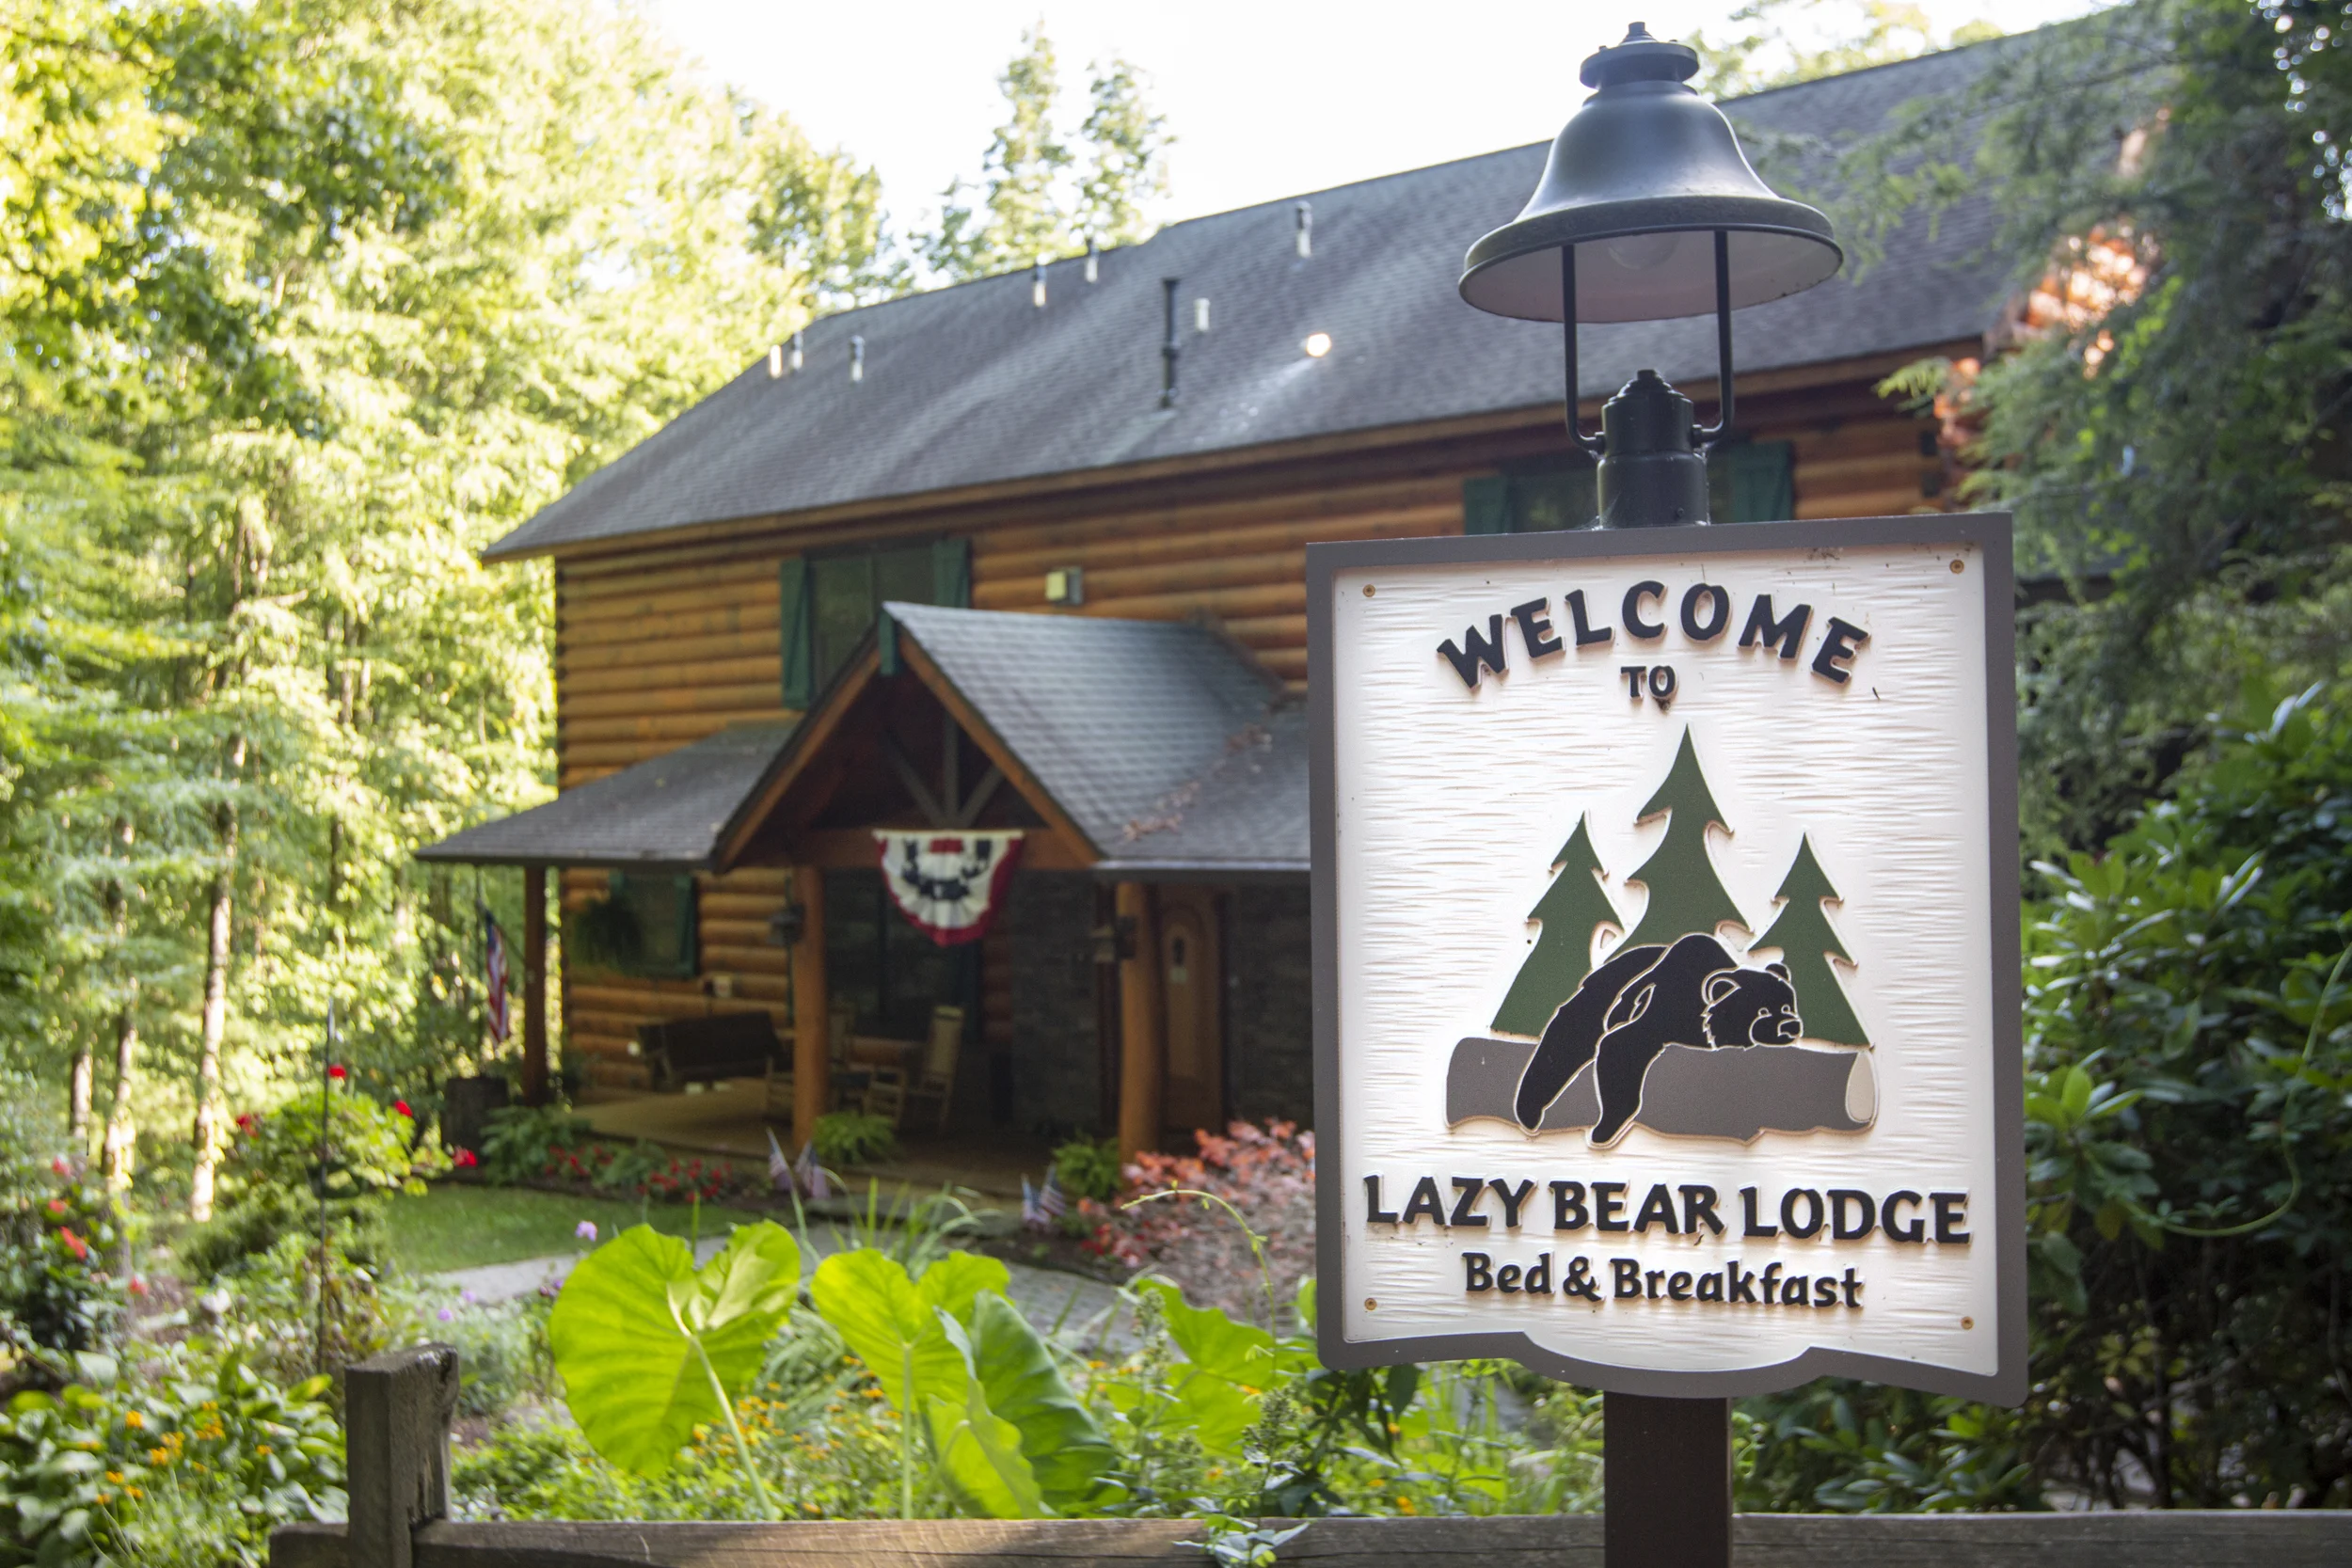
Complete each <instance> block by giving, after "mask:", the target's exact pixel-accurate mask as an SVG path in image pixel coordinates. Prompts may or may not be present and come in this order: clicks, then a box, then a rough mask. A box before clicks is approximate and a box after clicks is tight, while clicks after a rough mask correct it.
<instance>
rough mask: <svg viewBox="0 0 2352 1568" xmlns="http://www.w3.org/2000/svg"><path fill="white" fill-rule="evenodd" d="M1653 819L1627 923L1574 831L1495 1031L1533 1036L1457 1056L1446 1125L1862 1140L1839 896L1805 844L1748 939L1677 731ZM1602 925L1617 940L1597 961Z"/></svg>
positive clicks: (1863, 1082) (1697, 778) (1612, 1137)
mask: <svg viewBox="0 0 2352 1568" xmlns="http://www.w3.org/2000/svg"><path fill="white" fill-rule="evenodd" d="M1661 816H1663V817H1664V818H1665V819H1666V832H1665V836H1664V837H1663V838H1662V839H1661V840H1660V842H1659V845H1658V847H1657V849H1656V850H1655V851H1653V852H1652V853H1651V855H1650V857H1649V858H1648V859H1647V860H1646V861H1645V862H1644V863H1643V864H1642V866H1641V867H1640V868H1639V869H1638V870H1637V871H1635V872H1634V873H1633V874H1631V875H1630V876H1629V877H1628V878H1627V879H1626V880H1627V883H1628V884H1629V885H1632V884H1635V883H1639V884H1640V885H1642V886H1643V887H1644V888H1645V890H1646V892H1647V895H1648V896H1647V900H1646V902H1645V906H1644V908H1643V911H1642V914H1641V918H1640V919H1639V920H1638V921H1636V922H1634V923H1633V925H1632V927H1631V928H1630V929H1628V928H1627V927H1626V926H1625V923H1624V921H1623V920H1622V919H1621V918H1620V917H1619V916H1618V914H1617V911H1616V908H1615V906H1614V904H1613V903H1612V902H1611V901H1610V899H1609V896H1608V895H1607V893H1606V891H1605V890H1604V889H1603V888H1602V887H1601V884H1600V879H1601V878H1603V877H1604V876H1605V875H1606V872H1605V871H1604V869H1603V868H1602V866H1601V865H1600V863H1599V860H1598V858H1597V856H1596V855H1595V853H1594V851H1593V848H1592V842H1591V837H1590V835H1589V833H1588V832H1587V827H1588V824H1587V822H1586V821H1585V820H1584V819H1582V818H1580V819H1579V820H1578V823H1577V827H1576V831H1575V832H1574V833H1573V834H1571V835H1570V837H1569V839H1568V841H1567V843H1566V844H1565V845H1564V846H1562V847H1561V849H1560V852H1559V853H1558V854H1557V855H1556V856H1554V857H1553V860H1552V866H1553V870H1554V878H1553V881H1552V883H1551V886H1550V887H1549V889H1548V890H1547V892H1546V893H1545V895H1544V897H1543V898H1542V899H1541V900H1540V901H1539V902H1538V903H1537V904H1536V906H1535V908H1534V910H1533V911H1530V914H1529V916H1528V918H1529V920H1530V921H1531V922H1534V923H1536V925H1537V927H1538V929H1537V934H1536V939H1535V942H1534V947H1533V948H1532V949H1531V951H1530V952H1529V953H1528V956H1527V958H1526V960H1525V961H1524V962H1523V963H1522V964H1521V965H1520V967H1519V971H1518V974H1517V976H1516V977H1515V978H1514V979H1513V981H1512V984H1511V987H1510V990H1508V991H1507V992H1506V993H1505V995H1504V997H1503V1000H1502V1006H1500V1007H1499V1008H1498V1009H1497V1010H1496V1013H1495V1016H1494V1021H1493V1022H1492V1024H1491V1027H1492V1028H1493V1029H1494V1030H1495V1031H1496V1033H1497V1034H1498V1035H1499V1036H1519V1037H1522V1038H1516V1039H1515V1038H1507V1037H1502V1038H1497V1037H1470V1038H1467V1039H1464V1040H1462V1041H1461V1042H1460V1043H1459V1044H1457V1045H1456V1046H1455V1047H1454V1059H1453V1062H1452V1064H1451V1067H1450V1069H1449V1070H1448V1072H1447V1081H1446V1120H1447V1122H1448V1124H1449V1125H1458V1124H1460V1123H1462V1122H1464V1121H1467V1120H1470V1119H1471V1118H1473V1117H1491V1118H1495V1119H1500V1120H1505V1121H1509V1122H1511V1123H1513V1124H1515V1125H1516V1126H1518V1127H1519V1128H1520V1129H1521V1130H1522V1131H1524V1132H1528V1133H1530V1134H1538V1133H1543V1132H1557V1131H1571V1130H1583V1131H1585V1132H1586V1135H1587V1137H1588V1139H1589V1141H1590V1142H1591V1144H1592V1145H1593V1146H1594V1147H1596V1148H1606V1147H1609V1146H1610V1145H1613V1144H1614V1143H1616V1142H1617V1141H1618V1140H1619V1139H1620V1138H1622V1137H1623V1136H1624V1135H1625V1133H1626V1132H1627V1131H1628V1129H1629V1128H1631V1127H1633V1126H1636V1125H1639V1126H1644V1127H1647V1128H1649V1129H1650V1130H1651V1131H1652V1132H1666V1133H1677V1134H1682V1135H1687V1136H1696V1137H1714V1138H1730V1139H1736V1140H1739V1141H1741V1142H1749V1141H1753V1140H1754V1139H1755V1138H1756V1137H1758V1136H1760V1135H1761V1134H1763V1133H1765V1132H1858V1131H1861V1130H1862V1129H1864V1128H1866V1127H1867V1126H1868V1125H1869V1124H1870V1122H1871V1121H1872V1120H1873V1119H1874V1118H1875V1116H1876V1113H1877V1088H1876V1081H1875V1079H1874V1077H1873V1074H1872V1070H1871V1057H1870V1052H1869V1049H1868V1048H1869V1045H1870V1040H1869V1037H1868V1036H1867V1033H1865V1031H1864V1029H1863V1026H1862V1023H1861V1021H1860V1019H1859V1018H1858V1017H1857V1016H1856V1015H1855V1013H1854V1010H1853V1006H1852V1004H1851V1002H1850V1001H1849V1000H1848V998H1847V996H1846V994H1845V990H1844V988H1843V986H1842V984H1841V983H1840V981H1839V979H1838V977H1837V974H1836V969H1835V968H1834V967H1833V965H1834V964H1844V965H1847V966H1849V967H1851V965H1852V963H1853V958H1852V957H1851V955H1850V954H1849V953H1847V951H1846V950H1845V948H1844V946H1843V945H1842V944H1841V943H1840V942H1839V941H1838V939H1837V934H1836V929H1835V928H1834V927H1832V926H1831V925H1830V923H1829V917H1828V913H1827V906H1828V905H1830V904H1832V903H1836V902H1841V901H1842V900H1841V899H1840V895H1839V894H1838V892H1837V890H1836V887H1835V886H1834V885H1833V884H1832V883H1831V881H1830V879H1829V878H1828V876H1827V875H1826V874H1825V873H1824V872H1823V871H1822V869H1821V865H1820V861H1819V859H1818V858H1817V857H1816V856H1815V854H1814V851H1813V844H1812V839H1811V837H1810V835H1806V836H1804V837H1802V838H1801V839H1800V840H1799V841H1798V847H1797V853H1796V857H1795V860H1794V862H1793V863H1791V865H1790V866H1789V869H1788V874H1787V876H1786V877H1784V878H1783V879H1782V880H1781V884H1780V888H1779V891H1778V892H1777V893H1776V894H1775V895H1774V899H1775V901H1776V902H1778V903H1779V905H1780V908H1779V911H1778V912H1777V913H1776V914H1775V916H1774V917H1773V918H1772V920H1771V921H1770V922H1769V923H1768V924H1767V926H1766V927H1765V929H1764V931H1763V933H1762V934H1761V935H1758V936H1754V937H1750V936H1749V932H1750V931H1751V930H1752V929H1753V928H1752V927H1750V926H1749V924H1748V922H1747V920H1746V918H1745V917H1744V916H1743V915H1742V914H1741V913H1740V908H1739V906H1738V904H1736V903H1735V902H1734V901H1733V899H1732V896H1731V895H1730V893H1729V891H1728V890H1727V889H1725V888H1724V884H1723V879H1722V878H1721V877H1720V876H1718V875H1717V873H1716V870H1715V864H1714V861H1713V858H1712V856H1711V854H1710V852H1709V850H1708V837H1707V835H1708V831H1709V830H1710V829H1714V830H1720V831H1722V832H1725V833H1728V832H1730V828H1729V825H1728V824H1726V823H1725V822H1724V819H1723V812H1722V808H1721V807H1719V806H1718V805H1717V804H1716V803H1715V799H1714V796H1713V794H1712V792H1711V791H1710V790H1709V789H1708V785H1707V779H1706V775H1705V773H1704V771H1703V770H1702V769H1701V768H1700V767H1699V761H1698V752H1697V750H1696V748H1695V746H1694V745H1693V744H1692V738H1691V735H1690V732H1689V731H1688V730H1685V731H1684V732H1683V736H1682V743H1681V746H1680V747H1679V748H1678V749H1677V752H1676V754H1675V760H1674V764H1673V766H1672V768H1669V770H1668V772H1667V775H1666V778H1665V781H1664V782H1663V783H1662V784H1660V786H1659V788H1658V790H1657V792H1656V793H1655V794H1654V795H1652V796H1651V797H1650V799H1649V800H1648V802H1647V803H1646V804H1645V806H1644V807H1643V808H1642V811H1641V813H1640V815H1639V816H1638V817H1637V818H1636V824H1637V825H1639V824H1641V823H1646V822H1651V821H1655V820H1657V819H1658V818H1659V817H1661ZM1604 929H1611V930H1619V931H1624V933H1625V935H1624V938H1623V940H1622V941H1621V942H1618V943H1617V944H1616V945H1615V947H1614V948H1613V950H1612V951H1611V952H1610V953H1609V954H1608V955H1607V957H1606V958H1602V959H1601V960H1600V962H1599V963H1598V964H1597V965H1596V964H1595V963H1594V962H1593V949H1594V946H1595V944H1596V943H1597V941H1598V940H1599V937H1600V933H1601V932H1602V931H1603V930H1604ZM1727 939H1728V940H1727ZM1774 950H1777V951H1778V954H1779V956H1778V957H1777V958H1769V959H1768V958H1767V955H1770V954H1772V952H1773V951H1774ZM1526 1037H1532V1038H1526Z"/></svg>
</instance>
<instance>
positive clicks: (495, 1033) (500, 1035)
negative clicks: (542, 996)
mask: <svg viewBox="0 0 2352 1568" xmlns="http://www.w3.org/2000/svg"><path fill="white" fill-rule="evenodd" d="M474 909H475V910H476V911H479V912H480V914H481V916H482V947H483V953H482V967H483V985H484V987H485V990H487V992H488V996H487V1001H488V1003H489V1007H490V1037H491V1038H492V1039H494V1040H496V1041H498V1042H499V1043H500V1044H501V1045H503V1044H505V1043H506V1036H507V1033H508V1025H507V1020H506V933H505V932H504V931H501V930H500V929H499V923H498V918H497V917H496V916H495V915H493V914H491V913H490V911H489V907H488V906H487V905H485V904H476V905H475V906H474Z"/></svg>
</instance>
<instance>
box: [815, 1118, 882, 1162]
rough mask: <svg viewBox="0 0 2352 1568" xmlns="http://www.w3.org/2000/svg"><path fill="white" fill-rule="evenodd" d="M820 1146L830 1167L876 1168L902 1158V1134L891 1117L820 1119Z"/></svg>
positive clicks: (824, 1160)
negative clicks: (893, 1159)
mask: <svg viewBox="0 0 2352 1568" xmlns="http://www.w3.org/2000/svg"><path fill="white" fill-rule="evenodd" d="M816 1144H817V1158H818V1160H820V1161H822V1162H823V1163H824V1164H827V1165H872V1164H881V1163H882V1162H883V1161H886V1160H889V1159H891V1158H893V1157H894V1156H896V1155H897V1154H898V1130H897V1129H896V1128H894V1127H892V1126H891V1125H890V1118H889V1117H877V1116H868V1115H867V1114H866V1113H865V1112H864V1111H828V1112H826V1113H825V1114H824V1115H823V1116H821V1117H818V1118H817V1135H816Z"/></svg>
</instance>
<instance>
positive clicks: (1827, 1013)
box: [1749, 837, 1870, 1045]
mask: <svg viewBox="0 0 2352 1568" xmlns="http://www.w3.org/2000/svg"><path fill="white" fill-rule="evenodd" d="M1772 896H1773V897H1774V898H1776V899H1781V900H1784V902H1783V903H1782V905H1781V910H1780V912H1779V913H1778V914H1777V915H1775V916H1773V917H1772V925H1771V926H1769V927H1766V928H1765V931H1764V934H1763V935H1761V936H1759V937H1757V938H1756V941H1755V942H1751V943H1750V944H1749V950H1750V951H1751V952H1753V951H1754V950H1755V949H1756V948H1759V947H1777V948H1779V949H1780V951H1781V961H1782V962H1783V963H1785V964H1787V965H1788V983H1789V984H1790V985H1791V986H1793V987H1795V988H1796V992H1797V1011H1798V1013H1799V1014H1800V1015H1801V1016H1802V1017H1803V1018H1804V1032H1805V1035H1806V1036H1807V1037H1809V1038H1812V1039H1817V1040H1831V1041H1834V1042H1836V1043H1837V1044H1839V1045H1867V1044H1869V1043H1870V1037H1869V1036H1868V1035H1867V1034H1866V1033H1864V1032H1863V1028H1862V1021H1861V1020H1860V1019H1858V1018H1856V1017H1854V1011H1853V1006H1852V1004H1851V1003H1849V1002H1848V1001H1847V1000H1846V992H1845V989H1844V988H1843V987H1841V986H1840V985H1839V984H1838V983H1837V975H1836V972H1835V971H1834V970H1833V969H1831V967H1830V960H1831V959H1833V958H1835V959H1836V960H1837V961H1838V962H1839V963H1843V964H1851V963H1852V962H1853V955H1852V954H1851V953H1848V952H1847V951H1846V950H1845V948H1843V947H1842V946H1840V945H1839V944H1838V942H1837V933H1836V930H1834V929H1833V928H1832V927H1831V926H1830V923H1829V915H1828V912H1827V911H1825V910H1824V909H1823V907H1822V906H1823V905H1825V904H1830V903H1837V902H1842V901H1843V899H1842V897H1841V895H1839V893H1838V891H1837V890H1836V888H1835V887H1833V886H1831V885H1830V879H1829V877H1828V875H1827V874H1826V873H1824V872H1823V871H1822V870H1821V863H1820V861H1818V860H1815V859H1814V858H1813V840H1812V839H1811V838H1810V837H1805V838H1800V839H1798V840H1797V858H1796V860H1795V861H1794V862H1792V863H1790V865H1789V867H1788V876H1786V877H1784V878H1782V879H1781V881H1780V891H1779V892H1777V893H1775V894H1773V895H1772Z"/></svg>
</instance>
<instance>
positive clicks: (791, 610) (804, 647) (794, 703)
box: [776, 555, 817, 710]
mask: <svg viewBox="0 0 2352 1568" xmlns="http://www.w3.org/2000/svg"><path fill="white" fill-rule="evenodd" d="M776 575H777V587H778V589H779V590H780V593H781V596H782V605H781V614H780V615H779V617H778V620H779V628H780V629H779V635H780V636H781V638H782V640H783V644H784V649H783V651H784V705H785V706H786V707H788V708H793V709H796V710H797V709H805V708H806V707H807V706H808V705H809V701H810V699H811V698H812V697H814V696H815V695H816V686H817V649H816V644H815V641H814V638H813V636H812V630H813V628H812V627H811V626H810V622H811V621H813V620H814V619H815V616H814V615H813V614H812V613H811V611H812V610H814V608H815V607H814V606H813V605H811V603H810V602H809V580H808V562H807V561H806V560H805V559H803V557H800V556H797V555H787V556H786V557H785V558H784V561H783V562H782V564H780V565H779V566H778V567H777V569H776Z"/></svg>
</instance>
